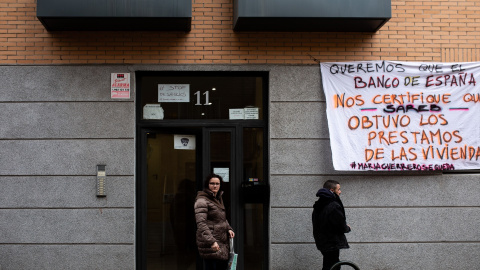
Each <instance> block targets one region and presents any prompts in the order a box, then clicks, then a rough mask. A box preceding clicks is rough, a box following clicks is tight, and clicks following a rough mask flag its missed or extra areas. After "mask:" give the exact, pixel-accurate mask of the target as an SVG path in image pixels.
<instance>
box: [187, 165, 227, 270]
mask: <svg viewBox="0 0 480 270" xmlns="http://www.w3.org/2000/svg"><path fill="white" fill-rule="evenodd" d="M221 183H222V177H221V176H219V175H216V174H211V175H209V176H208V177H207V178H206V179H205V182H204V189H203V191H199V192H198V193H197V198H196V199H195V220H196V223H197V235H196V238H197V246H198V251H199V253H200V257H202V258H203V259H204V262H205V270H224V269H226V268H227V262H228V255H229V252H230V246H229V238H233V237H234V236H235V233H234V232H233V229H232V227H230V224H229V223H228V221H227V216H226V213H225V206H224V205H223V199H222V194H223V191H220V187H221Z"/></svg>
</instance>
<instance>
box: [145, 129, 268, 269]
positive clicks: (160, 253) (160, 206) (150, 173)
mask: <svg viewBox="0 0 480 270" xmlns="http://www.w3.org/2000/svg"><path fill="white" fill-rule="evenodd" d="M263 136H264V135H263V129H262V128H250V127H242V126H240V125H236V126H232V127H191V128H178V127H172V128H156V129H151V130H144V131H143V135H142V140H143V141H144V143H143V150H142V151H143V152H144V153H145V154H144V155H143V159H142V160H141V162H140V163H141V167H142V170H143V173H142V175H143V177H142V178H143V181H142V184H141V189H142V191H143V192H142V193H141V195H140V196H142V197H144V198H143V199H142V200H141V202H142V206H141V207H142V211H141V213H142V214H140V215H141V216H142V226H140V227H141V228H140V232H141V234H142V240H141V243H142V244H141V250H142V252H141V254H142V257H143V258H142V261H143V262H142V267H140V269H148V270H167V269H168V270H171V269H177V270H202V269H203V265H202V260H201V258H199V256H198V251H197V246H196V238H195V232H196V223H195V216H194V209H193V206H194V202H195V197H196V194H197V191H199V190H202V188H203V181H204V179H205V177H206V176H207V175H209V174H210V173H215V174H218V175H221V176H222V178H223V181H224V183H223V184H222V186H221V190H222V191H223V192H224V193H223V200H224V204H225V208H226V211H227V219H228V221H229V223H230V225H231V226H232V228H233V229H234V230H235V234H236V236H235V251H236V252H237V253H238V254H239V261H238V266H237V269H239V270H243V269H249V270H256V269H258V270H262V269H266V260H267V258H268V257H267V255H266V254H268V248H267V246H266V244H265V243H266V241H265V238H266V237H267V234H266V229H267V223H268V222H267V220H266V217H265V216H266V213H268V209H267V207H268V205H267V204H266V203H265V202H267V201H268V193H266V192H264V189H265V188H266V187H267V185H266V180H265V167H264V163H263V160H264V153H263V151H264V138H263Z"/></svg>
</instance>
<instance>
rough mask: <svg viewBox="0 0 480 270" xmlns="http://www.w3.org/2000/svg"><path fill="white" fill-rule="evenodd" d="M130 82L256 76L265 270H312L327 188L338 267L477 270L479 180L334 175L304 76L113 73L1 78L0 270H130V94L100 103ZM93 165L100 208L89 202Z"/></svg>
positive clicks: (315, 84) (299, 69) (13, 69)
mask: <svg viewBox="0 0 480 270" xmlns="http://www.w3.org/2000/svg"><path fill="white" fill-rule="evenodd" d="M135 70H159V71H160V70H178V71H182V70H185V71H213V70H215V71H268V72H269V91H270V95H269V98H270V108H269V112H270V119H269V125H270V145H269V147H270V174H271V175H270V184H271V209H270V232H269V233H270V269H274V270H277V269H278V270H280V269H289V270H291V269H299V270H305V269H320V268H321V261H322V257H321V255H320V252H319V251H318V250H316V248H315V245H314V243H313V237H312V236H311V230H312V229H311V222H310V215H311V206H312V205H313V203H314V202H315V200H316V197H315V193H316V191H317V189H318V188H320V187H321V185H322V184H323V182H324V181H325V180H327V179H330V178H332V179H337V180H339V181H340V182H341V184H342V190H343V193H342V199H343V202H344V204H345V207H346V211H347V218H348V222H349V224H350V225H351V226H352V228H353V230H352V232H351V233H350V234H348V235H347V237H348V239H349V241H350V243H351V248H350V249H349V250H345V251H342V253H341V258H342V259H346V260H351V261H354V262H357V263H358V265H359V266H360V267H361V269H362V270H403V269H405V270H407V269H408V270H410V269H422V270H439V269H440V270H444V269H452V270H456V269H480V257H479V256H478V254H479V253H480V231H479V230H478V228H479V227H480V196H478V195H479V194H480V185H479V183H480V176H479V175H478V174H444V175H442V174H438V173H437V174H416V173H398V172H397V173H359V172H356V173H345V172H337V171H334V170H333V166H332V162H331V157H330V156H331V152H330V145H329V134H328V126H327V123H326V115H325V97H324V95H323V93H322V90H321V80H320V70H319V67H318V66H317V65H311V66H282V65H277V66H265V65H249V66H243V65H232V66H215V65H209V66H203V65H198V66H197V65H191V66H188V65H180V66H174V65H159V66H153V65H151V66H143V65H132V66H125V65H118V66H2V67H0V81H1V82H2V83H1V84H0V111H1V112H2V113H1V114H0V120H1V122H2V125H0V149H2V152H1V155H0V186H1V188H0V217H1V218H0V228H1V229H0V265H1V266H2V270H10V269H49V270H50V269H134V267H135V256H136V255H135V231H134V228H135V226H136V224H135V217H134V216H135V204H134V198H135V173H134V172H135V138H134V136H135V135H134V134H135V115H134V112H135V109H134V108H135V103H134V92H133V90H135V87H134V86H133V87H132V98H131V99H130V100H112V99H110V93H109V90H110V87H109V82H110V73H112V72H130V73H131V74H132V76H133V77H134V71H135ZM132 83H133V85H134V78H132ZM97 164H106V165H107V197H106V198H97V197H96V196H95V169H96V165H97Z"/></svg>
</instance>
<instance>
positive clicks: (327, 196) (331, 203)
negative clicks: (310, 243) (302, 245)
mask: <svg viewBox="0 0 480 270" xmlns="http://www.w3.org/2000/svg"><path fill="white" fill-rule="evenodd" d="M317 197H319V198H318V200H317V201H316V202H315V204H314V205H313V213H312V223H313V237H314V238H315V244H316V245H317V249H318V250H320V251H332V250H336V249H343V248H349V246H348V242H347V238H346V237H345V233H348V232H350V227H348V226H347V222H346V219H345V209H344V208H343V204H342V201H341V200H340V197H338V196H337V195H336V194H335V193H333V192H331V191H330V190H328V189H325V188H322V189H320V190H319V191H318V192H317Z"/></svg>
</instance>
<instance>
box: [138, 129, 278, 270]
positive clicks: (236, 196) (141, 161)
mask: <svg viewBox="0 0 480 270" xmlns="http://www.w3.org/2000/svg"><path fill="white" fill-rule="evenodd" d="M196 128H198V130H200V132H197V133H196V135H197V136H198V135H200V136H201V139H202V142H201V143H197V147H199V149H198V150H199V151H197V153H196V155H197V159H201V162H197V177H200V176H201V178H200V179H201V181H200V182H203V179H204V178H205V177H206V174H207V173H208V170H209V169H211V168H209V166H210V164H207V163H209V162H208V161H209V157H208V156H207V155H209V149H208V150H207V149H203V146H204V145H209V142H206V140H208V138H209V136H205V135H207V133H211V132H217V131H220V132H221V131H229V132H231V134H232V138H231V148H232V154H231V155H232V157H231V158H232V166H233V167H234V168H235V169H234V172H235V175H234V181H235V183H232V184H231V190H230V196H231V201H232V202H239V203H232V204H231V209H232V210H231V211H232V213H231V220H230V222H231V225H232V227H234V228H235V230H236V232H235V233H236V235H238V236H243V235H244V228H243V227H244V226H243V223H242V222H241V221H242V220H243V215H244V213H243V211H242V210H243V207H244V206H243V203H242V202H240V201H241V184H242V179H243V171H241V170H240V168H242V166H243V165H242V164H241V163H243V149H242V148H243V130H244V128H262V130H263V132H264V133H263V145H264V146H265V149H263V151H264V152H263V154H264V157H263V163H264V166H263V168H264V172H263V173H264V175H265V176H266V182H267V183H269V179H268V176H269V167H270V166H269V162H268V161H269V159H268V157H269V145H268V130H267V125H266V123H264V122H263V121H261V120H250V121H235V120H232V121H223V120H222V121H207V122H203V121H202V122H198V121H172V122H171V123H155V125H151V124H150V123H139V124H138V129H137V137H136V138H137V140H136V146H137V147H136V149H137V151H136V152H137V153H136V154H137V159H136V161H137V166H136V206H135V208H136V209H135V213H136V226H135V228H136V233H135V238H136V240H135V251H136V267H137V268H136V269H140V270H143V269H146V261H147V260H146V237H147V235H146V232H147V227H146V219H147V215H146V209H147V205H146V201H147V200H146V198H147V187H146V177H147V175H146V172H147V168H146V162H145V161H146V151H147V150H146V146H147V133H149V132H163V131H164V132H165V133H174V132H177V131H178V132H187V133H195V132H193V130H194V129H196ZM206 148H208V147H206ZM198 185H201V183H200V184H198V183H197V189H198V188H199V186H198ZM234 185H235V186H234ZM234 191H236V192H234ZM268 209H269V205H264V210H267V211H264V224H263V230H264V232H265V236H264V240H263V241H264V243H265V246H264V250H263V251H262V252H264V254H265V262H264V265H266V269H268V265H269V250H270V246H269V241H268V240H269V230H270V228H269V226H268V224H269V212H268ZM235 247H236V250H239V251H241V250H243V248H244V246H243V241H236V244H235ZM238 269H243V259H242V258H240V259H239V262H238Z"/></svg>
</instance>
